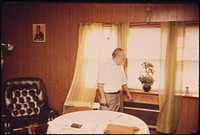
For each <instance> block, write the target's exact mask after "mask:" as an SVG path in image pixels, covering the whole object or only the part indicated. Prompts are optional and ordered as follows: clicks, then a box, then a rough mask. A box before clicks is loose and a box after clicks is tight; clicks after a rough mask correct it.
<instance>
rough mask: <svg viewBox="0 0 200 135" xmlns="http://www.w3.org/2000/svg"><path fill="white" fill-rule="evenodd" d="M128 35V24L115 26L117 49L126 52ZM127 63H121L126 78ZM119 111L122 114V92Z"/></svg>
mask: <svg viewBox="0 0 200 135" xmlns="http://www.w3.org/2000/svg"><path fill="white" fill-rule="evenodd" d="M128 33H129V23H119V24H117V47H119V48H122V49H124V51H126V50H127V40H128ZM127 64H128V61H127V59H126V61H125V62H124V63H123V67H124V71H125V74H126V77H127V66H128V65H127ZM120 98H121V99H120V100H121V101H120V103H121V105H120V111H121V112H123V102H124V98H123V92H122V91H121V92H120Z"/></svg>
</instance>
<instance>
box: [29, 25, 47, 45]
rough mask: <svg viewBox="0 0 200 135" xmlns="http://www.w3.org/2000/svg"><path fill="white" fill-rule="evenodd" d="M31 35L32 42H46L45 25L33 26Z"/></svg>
mask: <svg viewBox="0 0 200 135" xmlns="http://www.w3.org/2000/svg"><path fill="white" fill-rule="evenodd" d="M32 33H33V36H32V40H33V42H46V24H42V23H37V24H33V27H32Z"/></svg>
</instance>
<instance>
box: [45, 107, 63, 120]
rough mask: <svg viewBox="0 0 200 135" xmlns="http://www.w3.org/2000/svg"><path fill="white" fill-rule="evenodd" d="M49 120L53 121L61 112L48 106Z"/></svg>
mask: <svg viewBox="0 0 200 135" xmlns="http://www.w3.org/2000/svg"><path fill="white" fill-rule="evenodd" d="M47 112H48V121H52V120H53V119H55V118H56V117H58V116H59V115H60V114H59V112H58V111H57V110H55V109H53V108H51V107H48V111H47Z"/></svg>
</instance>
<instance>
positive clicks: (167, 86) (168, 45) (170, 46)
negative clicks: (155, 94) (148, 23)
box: [157, 22, 185, 133]
mask: <svg viewBox="0 0 200 135" xmlns="http://www.w3.org/2000/svg"><path fill="white" fill-rule="evenodd" d="M184 37H185V25H184V23H182V22H163V23H161V62H160V63H161V74H160V75H161V78H160V81H161V83H160V91H159V106H160V113H159V115H158V119H157V131H158V132H161V133H173V132H175V131H176V127H177V125H178V121H179V117H180V109H181V95H180V94H181V89H182V69H183V56H184Z"/></svg>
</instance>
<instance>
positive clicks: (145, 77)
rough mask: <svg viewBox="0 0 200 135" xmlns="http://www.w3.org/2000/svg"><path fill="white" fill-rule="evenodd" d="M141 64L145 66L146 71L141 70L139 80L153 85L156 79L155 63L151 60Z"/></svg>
mask: <svg viewBox="0 0 200 135" xmlns="http://www.w3.org/2000/svg"><path fill="white" fill-rule="evenodd" d="M141 65H142V66H143V68H144V71H143V72H142V71H141V72H140V75H139V78H138V80H140V82H141V83H142V84H145V85H152V84H153V82H154V81H155V80H154V79H153V75H154V72H155V70H154V66H153V64H151V63H149V62H143V63H142V64H141Z"/></svg>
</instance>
